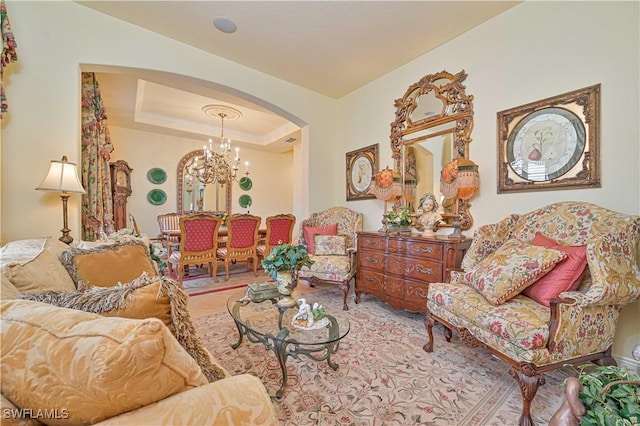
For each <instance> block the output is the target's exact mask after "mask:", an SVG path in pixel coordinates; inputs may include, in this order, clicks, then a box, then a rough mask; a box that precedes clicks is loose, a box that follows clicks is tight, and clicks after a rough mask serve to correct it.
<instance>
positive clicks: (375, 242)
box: [355, 232, 471, 313]
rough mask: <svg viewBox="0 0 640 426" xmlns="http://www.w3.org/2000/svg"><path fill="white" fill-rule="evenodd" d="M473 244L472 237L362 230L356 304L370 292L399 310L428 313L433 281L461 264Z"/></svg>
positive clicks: (359, 246)
mask: <svg viewBox="0 0 640 426" xmlns="http://www.w3.org/2000/svg"><path fill="white" fill-rule="evenodd" d="M470 245H471V239H470V238H465V239H448V238H447V237H440V236H437V237H431V238H425V237H421V236H419V235H413V234H406V235H405V234H397V233H389V234H385V233H384V232H359V233H358V272H357V274H356V286H355V292H356V303H358V302H360V295H361V294H362V293H366V294H371V295H374V296H376V297H377V298H378V299H380V300H382V301H384V302H387V303H388V304H389V305H391V306H392V307H394V308H396V309H406V310H409V311H414V312H423V313H424V312H426V309H427V291H428V290H429V283H432V282H442V281H444V280H445V279H446V278H447V270H448V269H450V268H458V267H460V263H461V262H462V257H463V256H464V254H465V252H466V251H467V249H468V248H469V246H470Z"/></svg>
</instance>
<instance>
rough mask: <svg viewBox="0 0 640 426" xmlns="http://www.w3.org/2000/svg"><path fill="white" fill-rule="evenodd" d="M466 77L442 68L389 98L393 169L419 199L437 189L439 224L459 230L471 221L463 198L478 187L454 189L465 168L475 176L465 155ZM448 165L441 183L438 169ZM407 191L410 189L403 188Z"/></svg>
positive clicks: (468, 121)
mask: <svg viewBox="0 0 640 426" xmlns="http://www.w3.org/2000/svg"><path fill="white" fill-rule="evenodd" d="M466 78H467V74H466V73H465V71H464V70H462V71H460V72H459V73H457V74H450V73H448V72H446V71H441V72H439V73H436V74H429V75H426V76H424V77H422V78H421V79H420V81H418V82H417V83H414V84H412V85H411V86H409V88H408V89H407V91H406V92H405V94H404V96H403V97H402V98H399V99H396V100H395V102H394V106H395V107H396V115H395V120H394V121H393V122H392V123H391V136H390V138H391V150H392V153H393V154H392V155H393V159H394V165H395V170H396V172H397V173H399V174H400V175H401V176H402V181H403V182H404V183H405V184H410V185H415V191H414V192H415V193H416V195H417V197H418V198H419V197H421V196H422V195H423V194H425V193H433V194H436V196H437V194H441V196H440V203H441V204H442V205H443V207H444V213H443V214H442V217H443V221H442V222H441V223H440V224H439V225H438V227H454V228H459V229H462V230H467V229H470V228H471V227H472V226H473V216H472V215H471V211H470V210H469V208H470V207H471V204H470V203H469V201H468V199H469V198H470V197H471V195H473V192H475V190H476V189H477V188H474V189H473V190H472V191H469V190H467V191H463V190H462V188H459V186H460V185H461V182H462V180H461V179H456V176H457V175H458V174H459V172H460V171H462V170H463V168H464V167H468V168H469V169H471V170H473V173H475V175H477V166H475V164H473V163H472V162H471V161H469V158H468V156H469V144H470V143H471V130H472V129H473V96H472V95H467V94H466V92H465V86H464V85H463V84H462V83H463V82H464V80H465V79H466ZM452 166H453V167H454V168H455V173H454V175H453V179H452V181H451V182H449V183H446V182H445V183H442V182H443V181H442V180H441V174H442V172H443V170H444V171H445V172H446V171H448V170H451V168H452ZM463 173H465V172H463ZM445 175H446V173H445ZM476 182H477V179H476ZM441 188H442V189H443V190H441ZM445 188H446V189H445ZM451 189H453V191H452V190H451ZM406 192H411V191H403V193H406ZM405 202H406V201H405ZM410 208H412V206H410ZM457 235H458V236H461V234H459V233H458V234H457Z"/></svg>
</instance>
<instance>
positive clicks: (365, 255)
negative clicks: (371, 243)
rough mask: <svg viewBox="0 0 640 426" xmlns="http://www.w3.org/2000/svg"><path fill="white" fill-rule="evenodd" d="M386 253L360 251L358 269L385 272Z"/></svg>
mask: <svg viewBox="0 0 640 426" xmlns="http://www.w3.org/2000/svg"><path fill="white" fill-rule="evenodd" d="M384 258H385V256H384V253H383V252H378V251H373V250H359V251H358V268H369V269H375V270H376V271H380V272H383V271H384Z"/></svg>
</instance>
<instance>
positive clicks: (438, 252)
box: [405, 241, 444, 261]
mask: <svg viewBox="0 0 640 426" xmlns="http://www.w3.org/2000/svg"><path fill="white" fill-rule="evenodd" d="M443 253H444V250H443V249H442V246H441V245H440V244H434V243H431V242H428V241H407V242H406V248H405V254H406V255H407V256H416V257H422V258H428V259H433V260H440V261H441V260H442V259H443V257H442V256H443Z"/></svg>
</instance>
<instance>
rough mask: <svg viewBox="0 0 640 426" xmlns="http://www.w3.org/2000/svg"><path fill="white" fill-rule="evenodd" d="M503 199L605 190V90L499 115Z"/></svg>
mask: <svg viewBox="0 0 640 426" xmlns="http://www.w3.org/2000/svg"><path fill="white" fill-rule="evenodd" d="M497 124H498V193H499V194H501V193H506V192H515V191H542V190H557V189H577V188H600V187H601V185H602V184H601V178H600V84H596V85H593V86H589V87H585V88H583V89H579V90H574V91H572V92H568V93H564V94H562V95H558V96H554V97H551V98H547V99H543V100H540V101H537V102H532V103H529V104H526V105H522V106H519V107H516V108H511V109H508V110H504V111H500V112H498V114H497Z"/></svg>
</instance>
